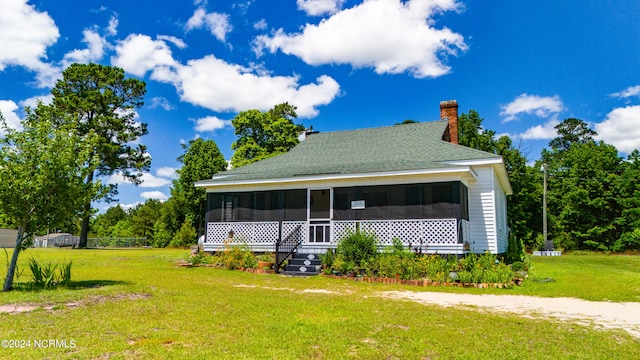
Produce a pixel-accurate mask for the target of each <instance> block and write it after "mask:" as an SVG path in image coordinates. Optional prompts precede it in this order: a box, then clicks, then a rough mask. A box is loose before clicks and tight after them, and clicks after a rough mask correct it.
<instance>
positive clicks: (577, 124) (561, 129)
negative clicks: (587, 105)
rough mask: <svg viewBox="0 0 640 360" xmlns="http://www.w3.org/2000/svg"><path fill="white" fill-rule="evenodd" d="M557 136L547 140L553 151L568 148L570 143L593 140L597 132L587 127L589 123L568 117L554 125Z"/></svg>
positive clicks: (583, 142)
mask: <svg viewBox="0 0 640 360" xmlns="http://www.w3.org/2000/svg"><path fill="white" fill-rule="evenodd" d="M555 129H556V132H557V133H558V136H557V137H556V138H554V139H553V140H551V141H550V142H549V146H550V147H551V150H553V151H560V152H561V151H564V150H569V147H571V145H572V144H575V143H580V144H585V143H588V142H592V141H593V137H594V136H596V135H597V133H596V132H595V131H593V130H591V129H589V124H587V123H586V122H584V121H582V120H580V119H576V118H568V119H565V120H563V121H562V122H561V123H560V124H558V125H556V126H555Z"/></svg>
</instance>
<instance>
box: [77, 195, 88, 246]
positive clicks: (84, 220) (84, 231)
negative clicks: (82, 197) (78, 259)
mask: <svg viewBox="0 0 640 360" xmlns="http://www.w3.org/2000/svg"><path fill="white" fill-rule="evenodd" d="M90 213H91V202H89V203H88V204H86V205H85V206H84V216H83V217H82V228H81V229H80V241H79V242H78V248H80V249H86V248H87V238H88V237H89V220H91V215H90Z"/></svg>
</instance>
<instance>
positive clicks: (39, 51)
mask: <svg viewBox="0 0 640 360" xmlns="http://www.w3.org/2000/svg"><path fill="white" fill-rule="evenodd" d="M0 24H2V26H0V49H2V50H0V71H2V70H4V68H5V67H7V66H11V65H16V66H23V67H25V68H27V69H29V70H31V71H34V72H36V78H37V81H38V85H39V86H41V87H46V86H50V85H52V84H53V83H54V82H55V79H56V78H57V75H59V71H57V70H56V69H55V67H53V66H52V65H51V64H48V63H46V62H44V60H45V59H46V57H47V55H46V50H47V48H48V47H49V46H51V45H53V44H54V43H55V42H56V41H57V40H58V37H59V36H60V33H59V31H58V27H57V26H56V24H55V23H54V21H53V19H52V18H51V17H50V16H49V15H48V14H47V13H46V12H38V11H37V10H36V8H35V7H34V6H32V5H29V4H27V0H2V1H0Z"/></svg>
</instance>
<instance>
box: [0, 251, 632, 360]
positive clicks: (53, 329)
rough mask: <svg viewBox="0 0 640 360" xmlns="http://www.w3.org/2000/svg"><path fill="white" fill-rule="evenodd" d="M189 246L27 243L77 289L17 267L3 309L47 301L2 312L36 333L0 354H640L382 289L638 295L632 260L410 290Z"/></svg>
mask: <svg viewBox="0 0 640 360" xmlns="http://www.w3.org/2000/svg"><path fill="white" fill-rule="evenodd" d="M186 253H187V252H186V251H184V250H70V249H61V250H57V249H56V250H54V249H37V250H36V249H30V250H27V251H26V252H25V253H23V254H22V255H21V265H22V266H24V267H26V264H27V260H28V257H29V256H33V257H35V258H36V259H37V260H38V261H39V262H41V263H42V262H47V261H49V260H53V261H69V260H72V261H73V270H72V274H73V279H72V280H73V284H72V286H71V288H69V289H55V290H51V291H29V290H24V288H25V287H26V285H25V284H24V283H26V282H27V281H28V277H29V274H28V272H29V271H28V270H26V271H25V273H24V274H23V276H22V278H21V279H20V284H19V285H20V286H19V289H18V291H13V292H11V293H0V304H33V305H39V306H42V307H43V308H41V309H38V310H35V311H32V312H28V313H21V314H0V334H2V336H0V338H2V339H13V340H25V341H26V340H31V347H30V348H23V349H7V348H1V349H0V358H20V359H28V358H34V359H39V358H68V357H72V358H101V359H107V358H110V359H131V358H175V359H187V358H190V359H193V358H195V359H301V358H307V359H344V358H347V359H431V358H442V359H448V358H461V359H463V358H464V359H469V358H487V359H495V358H507V359H539V358H553V359H557V358H567V359H575V358H583V359H586V358H596V359H597V358H601V359H605V358H619V359H623V358H624V359H632V358H640V341H638V340H637V339H634V338H632V337H630V336H629V335H627V334H626V333H625V332H623V331H603V330H595V329H591V328H589V327H584V326H579V325H575V324H570V323H567V322H552V321H543V320H532V319H527V318H524V317H520V316H515V315H512V316H510V315H495V314H487V313H480V312H476V311H473V310H461V309H452V308H441V307H438V306H424V305H420V304H417V303H414V302H410V301H399V300H391V299H383V298H381V297H379V296H377V294H378V293H379V292H380V291H384V290H398V289H409V290H416V291H451V292H453V291H455V292H467V293H487V294H488V293H492V294H493V293H503V294H526V295H539V296H573V297H579V298H584V299H589V300H603V299H612V300H615V301H640V275H639V274H640V258H639V257H630V256H629V257H623V256H615V257H614V256H591V255H590V256H562V257H560V258H535V259H534V265H535V270H534V271H533V273H532V279H530V280H536V279H538V280H539V279H545V278H552V279H554V281H551V282H536V281H528V282H527V283H525V286H522V287H517V288H514V289H508V290H506V289H459V288H413V287H405V286H402V285H388V284H378V283H374V284H371V283H359V282H353V281H344V280H337V279H328V278H324V277H311V278H290V277H283V276H277V275H255V274H250V273H245V272H239V271H227V270H221V269H212V268H183V267H176V266H175V264H176V261H177V260H179V259H181V258H183V257H184V256H185V255H186ZM2 255H3V254H0V256H2ZM600 279H602V280H607V281H608V282H604V283H601V282H600ZM305 290H306V291H305ZM309 290H312V291H309ZM70 303H75V306H74V305H71V304H70ZM51 306H53V308H52V309H50V310H48V309H45V307H51ZM43 339H53V340H59V341H60V340H65V341H66V342H67V345H69V344H70V343H71V340H73V343H74V344H75V347H70V348H60V347H55V346H49V347H47V348H42V347H41V348H38V349H35V348H34V346H33V345H34V341H35V340H38V341H42V340H43Z"/></svg>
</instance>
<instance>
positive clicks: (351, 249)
mask: <svg viewBox="0 0 640 360" xmlns="http://www.w3.org/2000/svg"><path fill="white" fill-rule="evenodd" d="M336 254H337V255H341V256H342V257H344V260H345V261H347V262H353V263H354V265H356V266H361V265H363V264H364V263H366V262H368V261H369V260H370V259H371V258H372V257H375V256H376V255H377V254H378V238H377V236H376V235H375V234H374V233H373V232H368V231H363V230H356V231H351V230H347V234H346V235H345V236H344V237H342V238H341V239H340V240H338V247H337V248H336Z"/></svg>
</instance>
